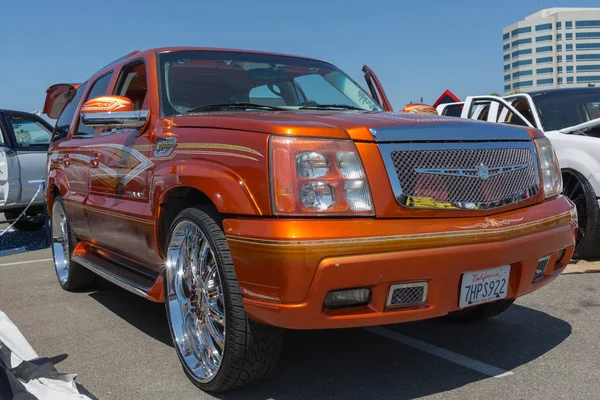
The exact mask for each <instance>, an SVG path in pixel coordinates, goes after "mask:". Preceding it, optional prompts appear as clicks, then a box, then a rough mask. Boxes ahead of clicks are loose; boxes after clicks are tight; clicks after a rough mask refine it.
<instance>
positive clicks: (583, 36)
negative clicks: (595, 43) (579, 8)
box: [575, 32, 600, 39]
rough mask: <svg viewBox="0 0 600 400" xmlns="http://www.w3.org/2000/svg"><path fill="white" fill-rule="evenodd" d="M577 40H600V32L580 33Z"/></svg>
mask: <svg viewBox="0 0 600 400" xmlns="http://www.w3.org/2000/svg"><path fill="white" fill-rule="evenodd" d="M575 37H576V38H577V39H600V32H578V33H577V34H576V35H575Z"/></svg>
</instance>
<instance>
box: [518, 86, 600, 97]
mask: <svg viewBox="0 0 600 400" xmlns="http://www.w3.org/2000/svg"><path fill="white" fill-rule="evenodd" d="M598 90H600V87H579V88H561V89H543V90H534V91H531V92H527V94H529V95H531V96H540V95H544V94H552V93H557V94H564V95H569V94H574V93H582V92H583V93H586V92H590V93H591V92H595V91H598Z"/></svg>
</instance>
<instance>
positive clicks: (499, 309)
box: [446, 299, 515, 323]
mask: <svg viewBox="0 0 600 400" xmlns="http://www.w3.org/2000/svg"><path fill="white" fill-rule="evenodd" d="M514 302H515V299H503V300H498V301H494V302H492V303H485V304H480V305H478V306H473V307H469V308H465V309H464V310H458V311H453V312H451V313H450V314H448V315H446V319H448V320H450V321H453V322H467V323H469V322H479V321H483V320H486V319H489V318H492V317H495V316H496V315H498V314H501V313H503V312H504V311H506V310H508V308H509V307H510V306H512V304H513V303H514Z"/></svg>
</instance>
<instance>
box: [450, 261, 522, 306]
mask: <svg viewBox="0 0 600 400" xmlns="http://www.w3.org/2000/svg"><path fill="white" fill-rule="evenodd" d="M509 276H510V265H504V266H502V267H498V268H490V269H483V270H481V271H472V272H465V273H464V274H463V276H462V281H461V284H460V300H459V303H458V306H459V307H460V308H465V307H470V306H474V305H477V304H482V303H488V302H490V301H494V300H500V299H503V298H505V297H506V294H507V292H508V277H509Z"/></svg>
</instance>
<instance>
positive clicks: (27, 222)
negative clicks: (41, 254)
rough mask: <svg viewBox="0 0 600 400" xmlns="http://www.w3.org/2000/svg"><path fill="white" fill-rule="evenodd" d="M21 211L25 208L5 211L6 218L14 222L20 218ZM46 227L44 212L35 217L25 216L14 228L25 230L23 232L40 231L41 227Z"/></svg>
mask: <svg viewBox="0 0 600 400" xmlns="http://www.w3.org/2000/svg"><path fill="white" fill-rule="evenodd" d="M21 212H23V210H22V209H21V210H16V211H15V210H11V211H5V212H4V217H5V218H6V220H7V221H8V222H9V223H11V222H13V221H14V220H15V219H17V218H19V215H21ZM43 227H44V216H43V214H42V215H41V216H40V215H37V216H35V217H31V216H27V215H25V216H23V217H22V218H21V219H20V220H19V221H17V222H16V223H15V225H14V228H15V229H17V230H19V231H23V232H34V231H39V230H40V229H42V228H43Z"/></svg>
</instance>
